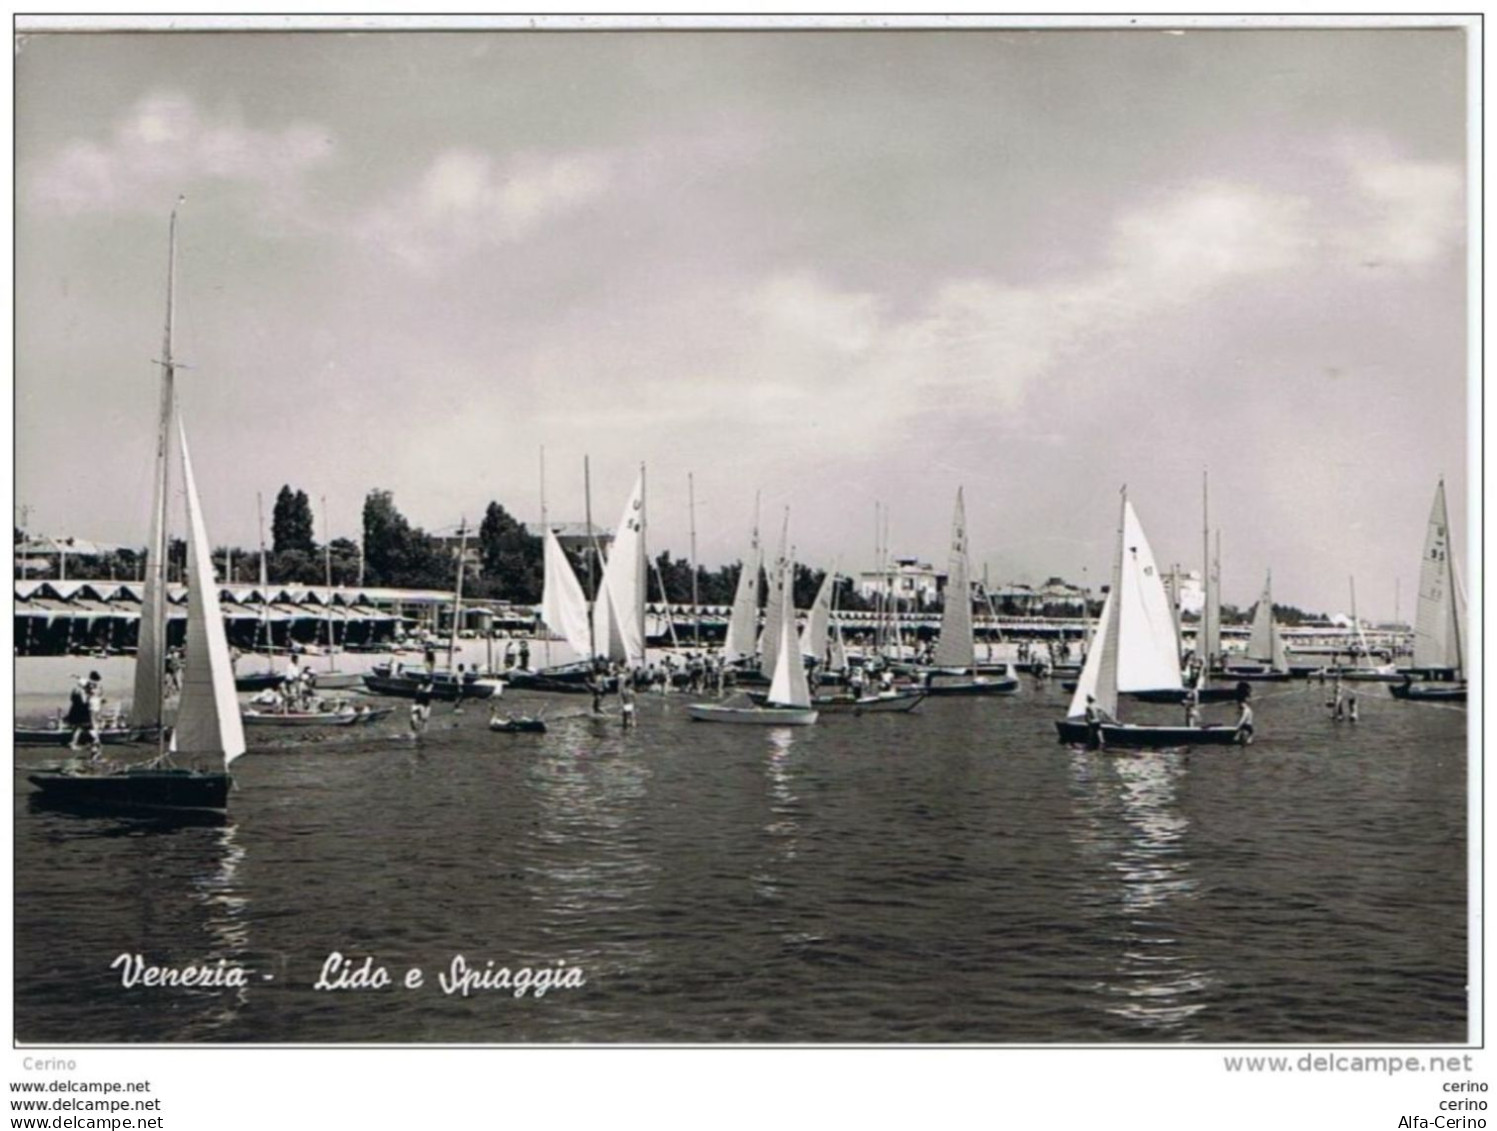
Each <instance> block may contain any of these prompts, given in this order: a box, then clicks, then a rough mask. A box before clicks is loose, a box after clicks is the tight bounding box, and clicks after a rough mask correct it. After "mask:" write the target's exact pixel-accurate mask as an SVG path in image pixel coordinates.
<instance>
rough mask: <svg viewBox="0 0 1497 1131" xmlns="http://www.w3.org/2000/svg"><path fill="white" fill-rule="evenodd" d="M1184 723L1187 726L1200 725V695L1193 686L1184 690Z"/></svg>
mask: <svg viewBox="0 0 1497 1131" xmlns="http://www.w3.org/2000/svg"><path fill="white" fill-rule="evenodd" d="M1185 725H1186V726H1188V727H1198V726H1200V725H1201V696H1200V693H1199V692H1198V691H1196V689H1195V688H1194V687H1192V688H1190V689H1189V690H1188V691H1186V692H1185Z"/></svg>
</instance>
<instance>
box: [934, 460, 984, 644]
mask: <svg viewBox="0 0 1497 1131" xmlns="http://www.w3.org/2000/svg"><path fill="white" fill-rule="evenodd" d="M947 569H948V572H947V577H946V599H945V603H944V604H943V605H942V608H941V636H940V638H939V639H938V640H937V641H936V650H935V655H934V656H933V657H932V659H931V663H932V664H934V665H935V666H936V667H941V668H970V667H971V666H972V662H973V654H974V653H973V644H972V583H971V581H970V580H969V578H968V576H967V575H968V568H967V514H966V508H965V507H964V506H963V503H962V491H961V488H957V492H956V509H955V511H954V512H953V513H952V515H951V557H950V560H949V562H948V565H947Z"/></svg>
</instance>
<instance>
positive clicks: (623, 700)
mask: <svg viewBox="0 0 1497 1131" xmlns="http://www.w3.org/2000/svg"><path fill="white" fill-rule="evenodd" d="M619 709H620V712H621V713H622V714H623V716H624V718H623V722H624V729H625V730H628V729H630V728H632V727H634V726H636V725H637V720H636V719H635V717H634V681H633V680H632V679H628V678H625V679H621V680H619Z"/></svg>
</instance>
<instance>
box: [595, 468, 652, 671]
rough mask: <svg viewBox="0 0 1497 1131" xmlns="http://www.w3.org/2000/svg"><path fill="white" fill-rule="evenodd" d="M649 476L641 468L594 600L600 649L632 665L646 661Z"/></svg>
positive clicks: (617, 660) (614, 538) (640, 665)
mask: <svg viewBox="0 0 1497 1131" xmlns="http://www.w3.org/2000/svg"><path fill="white" fill-rule="evenodd" d="M644 505H645V477H644V472H643V471H641V472H640V475H639V479H637V480H636V481H635V484H634V491H633V493H632V494H631V495H630V496H629V501H628V502H627V503H625V504H624V513H623V515H622V516H621V517H620V518H619V525H618V529H617V531H616V532H615V533H614V536H613V545H612V547H611V548H610V549H609V552H608V562H607V564H606V565H605V566H604V567H603V584H602V585H600V586H599V587H598V596H597V600H596V601H595V602H594V603H593V630H594V632H595V633H596V638H597V644H598V650H599V651H600V652H603V651H604V645H605V642H606V645H607V651H606V653H605V654H606V655H607V656H608V658H609V659H610V660H614V661H616V662H618V663H622V664H626V665H628V666H629V667H632V668H639V667H643V666H644V663H645V623H644V615H645V510H644Z"/></svg>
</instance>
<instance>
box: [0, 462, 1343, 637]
mask: <svg viewBox="0 0 1497 1131" xmlns="http://www.w3.org/2000/svg"><path fill="white" fill-rule="evenodd" d="M362 519H363V531H362V534H363V542H362V550H361V546H360V544H359V543H357V542H354V541H352V540H351V539H348V538H333V539H331V540H330V541H329V542H328V543H327V544H326V545H320V544H319V543H318V542H317V540H316V538H315V536H314V534H315V530H316V522H315V516H314V514H313V511H312V502H311V499H310V498H309V497H308V496H307V493H306V492H305V491H302V490H295V489H293V488H292V487H291V485H290V484H286V485H284V486H282V487H281V489H280V491H279V492H278V493H277V495H276V499H275V506H274V508H273V509H272V512H271V523H270V535H271V541H270V545H269V546H267V547H265V581H266V583H267V584H270V585H325V584H327V583H328V582H329V580H331V583H332V584H333V585H335V586H340V587H354V586H359V585H362V586H364V587H367V588H391V589H438V590H448V591H450V590H451V589H452V587H453V585H454V583H455V581H456V579H457V557H458V554H457V545H455V544H454V543H453V542H452V539H451V537H447V538H444V537H441V536H439V535H436V534H433V533H429V532H427V531H426V530H424V529H422V528H421V527H419V526H412V525H411V523H410V521H409V520H408V519H407V518H406V517H405V516H404V515H403V514H401V513H400V510H399V509H398V508H397V507H396V505H395V496H394V494H393V493H392V492H390V491H387V490H384V489H382V488H375V489H374V490H371V491H370V492H369V493H368V495H366V496H365V498H364V508H363V515H362ZM23 539H24V532H23V531H21V530H20V529H19V528H17V529H16V531H15V540H16V544H17V545H19V544H20V543H21V542H22V540H23ZM468 548H469V552H470V555H471V559H472V560H470V561H469V564H468V566H467V568H465V570H464V575H463V593H464V595H465V596H471V597H474V598H480V599H489V600H496V601H507V602H510V603H512V604H516V605H536V604H539V603H540V600H541V588H542V585H543V584H544V573H545V567H544V544H543V542H542V539H541V536H540V535H538V534H532V533H531V532H530V531H529V529H527V527H526V526H525V524H524V523H522V522H520V521H519V520H517V519H516V518H515V517H514V516H513V515H511V514H510V513H509V512H508V511H507V510H505V509H504V507H503V506H502V505H501V504H499V503H498V502H496V501H490V503H489V504H488V506H487V507H486V508H485V509H484V513H483V518H482V520H481V521H480V522H479V524H478V527H477V529H476V530H470V531H469V533H468ZM568 555H569V557H570V559H571V562H572V568H573V571H574V572H575V573H576V575H577V578H578V580H579V581H580V582H581V583H582V587H583V591H584V593H585V594H586V595H587V596H589V597H591V596H593V595H594V591H595V590H596V588H597V586H598V585H600V584H601V582H602V569H601V563H600V562H599V561H597V560H593V561H591V562H590V561H589V559H590V558H593V557H594V555H593V553H592V551H591V550H590V549H589V548H586V547H584V548H582V549H580V550H571V551H568ZM213 556H214V561H215V568H216V571H217V573H218V576H219V577H222V578H224V579H225V580H227V581H230V582H242V583H249V584H253V583H256V582H258V581H259V580H260V568H261V566H260V549H259V548H258V547H256V548H255V549H252V550H246V549H242V548H230V547H223V546H221V547H219V548H217V549H216V550H215V551H214V555H213ZM186 561H187V547H186V543H185V542H183V541H182V540H181V539H172V541H171V543H170V545H169V546H168V549H167V562H168V568H169V571H170V573H171V576H172V577H173V578H174V579H180V578H182V577H183V576H185V573H186ZM104 564H106V565H107V568H108V574H109V576H111V577H118V578H120V579H126V578H135V577H138V576H139V570H140V567H141V560H140V555H139V554H137V553H134V552H131V551H129V550H123V551H120V552H119V553H118V554H115V555H111V558H110V561H109V562H107V563H104ZM742 569H743V566H742V563H741V562H732V563H730V564H728V565H724V566H719V567H718V568H717V569H711V570H709V569H707V568H706V567H704V566H701V565H697V566H696V567H695V569H694V571H693V566H692V564H691V563H690V562H688V561H687V560H686V559H685V558H679V557H674V556H672V554H671V552H670V551H669V550H662V551H661V552H660V553H659V554H657V555H656V556H655V558H654V559H653V560H652V561H651V563H650V576H649V581H648V586H647V592H648V594H649V600H650V601H652V602H653V601H659V600H660V599H661V594H662V592H663V593H664V595H665V599H666V600H668V601H669V602H671V603H672V604H678V605H690V604H691V603H692V596H693V592H692V575H693V572H695V578H696V598H697V602H698V603H699V604H701V605H715V606H724V605H731V604H732V603H733V597H734V594H735V593H736V592H737V590H738V577H739V574H740V573H741V572H742ZM825 577H826V573H825V571H824V570H817V569H812V568H810V567H809V566H806V565H802V564H800V563H796V566H795V580H794V592H795V604H796V607H797V608H802V609H804V608H809V607H810V605H811V604H812V602H814V601H815V599H816V594H817V592H818V591H819V590H820V588H821V583H822V581H823V579H824V578H825ZM763 580H764V579H763V578H762V577H761V592H763ZM1059 580H1060V579H1058V578H1052V579H1051V582H1058V581H1059ZM1105 592H1106V590H1105V588H1104V589H1103V590H1102V591H1101V593H1100V594H1093V595H1092V602H1091V605H1090V607H1089V609H1088V612H1089V614H1090V615H1092V616H1096V615H1097V614H1098V613H1099V612H1100V610H1101V605H1102V598H1103V596H1104V595H1105ZM833 601H834V604H835V606H836V607H837V608H840V609H847V610H849V611H859V612H864V611H869V610H872V609H873V608H874V607H875V603H874V602H873V601H872V600H870V599H868V598H865V597H864V596H863V595H862V594H860V593H859V592H858V590H857V588H856V586H854V584H853V581H852V578H850V577H841V578H839V579H838V582H837V586H836V593H835V596H834V599H833ZM994 605H995V607H996V611H997V612H998V613H999V614H1000V615H1021V614H1023V613H1030V614H1033V613H1035V612H1038V613H1039V614H1040V615H1042V616H1050V617H1059V616H1074V615H1075V609H1074V608H1071V607H1070V606H1060V605H1056V606H1053V607H1052V606H1050V605H1046V606H1045V607H1044V608H1043V609H1039V610H1034V609H1021V608H1020V607H1018V606H1017V605H1014V604H1010V602H1008V601H1007V600H998V599H995V601H994ZM1250 613H1251V610H1250V609H1249V610H1243V611H1239V610H1238V609H1237V608H1236V607H1235V606H1231V605H1224V606H1223V607H1222V620H1223V623H1226V624H1234V623H1240V622H1243V621H1246V620H1248V619H1249V617H1250ZM1274 613H1275V619H1276V620H1278V622H1279V623H1280V624H1286V625H1298V624H1303V623H1314V622H1316V621H1319V620H1323V619H1324V618H1323V617H1321V616H1318V615H1315V614H1310V613H1306V612H1304V611H1303V610H1301V609H1297V608H1294V607H1292V606H1286V605H1278V604H1275V605H1274ZM1186 619H1187V620H1189V619H1193V618H1190V617H1187V618H1186Z"/></svg>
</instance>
